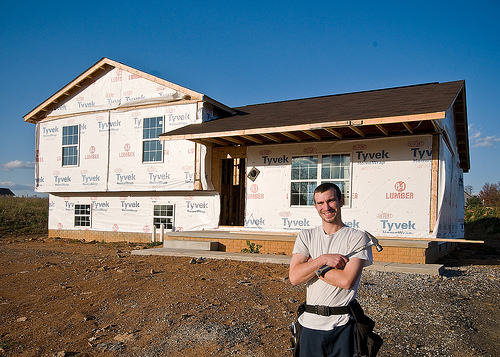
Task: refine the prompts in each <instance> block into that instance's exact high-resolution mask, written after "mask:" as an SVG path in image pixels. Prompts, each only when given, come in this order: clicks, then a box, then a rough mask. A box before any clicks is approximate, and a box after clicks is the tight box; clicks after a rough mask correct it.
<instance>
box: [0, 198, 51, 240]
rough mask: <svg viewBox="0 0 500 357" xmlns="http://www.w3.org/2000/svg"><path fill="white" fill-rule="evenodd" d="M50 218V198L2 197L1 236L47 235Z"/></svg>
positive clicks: (0, 204)
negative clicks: (12, 234)
mask: <svg viewBox="0 0 500 357" xmlns="http://www.w3.org/2000/svg"><path fill="white" fill-rule="evenodd" d="M48 216H49V199H48V198H39V197H0V234H5V233H20V234H46V233H48V228H47V226H48Z"/></svg>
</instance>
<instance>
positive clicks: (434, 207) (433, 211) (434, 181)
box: [429, 134, 439, 233]
mask: <svg viewBox="0 0 500 357" xmlns="http://www.w3.org/2000/svg"><path fill="white" fill-rule="evenodd" d="M438 178H439V135H437V134H434V135H433V136H432V164H431V207H430V212H429V213H430V214H429V219H430V222H429V225H430V227H429V230H430V232H431V233H432V232H433V231H434V228H435V227H436V222H437V216H438V189H439V188H438V184H439V180H438Z"/></svg>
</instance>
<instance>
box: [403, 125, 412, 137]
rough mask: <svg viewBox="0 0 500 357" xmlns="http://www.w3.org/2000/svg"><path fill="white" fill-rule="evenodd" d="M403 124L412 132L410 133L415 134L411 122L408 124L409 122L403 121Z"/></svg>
mask: <svg viewBox="0 0 500 357" xmlns="http://www.w3.org/2000/svg"><path fill="white" fill-rule="evenodd" d="M403 125H404V126H405V128H406V129H407V130H408V131H409V132H410V134H413V129H412V128H411V126H410V124H408V123H407V122H403Z"/></svg>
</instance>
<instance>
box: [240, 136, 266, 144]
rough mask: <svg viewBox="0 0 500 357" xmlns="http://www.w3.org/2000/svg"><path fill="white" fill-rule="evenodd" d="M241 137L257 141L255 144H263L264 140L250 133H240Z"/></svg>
mask: <svg viewBox="0 0 500 357" xmlns="http://www.w3.org/2000/svg"><path fill="white" fill-rule="evenodd" d="M241 137H242V138H245V139H248V140H250V141H253V142H254V143H257V144H264V142H263V141H262V140H260V139H257V138H255V137H253V136H251V135H241Z"/></svg>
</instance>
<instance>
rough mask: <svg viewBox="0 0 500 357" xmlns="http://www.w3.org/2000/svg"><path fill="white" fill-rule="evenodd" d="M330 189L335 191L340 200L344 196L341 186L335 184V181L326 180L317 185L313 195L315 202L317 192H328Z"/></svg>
mask: <svg viewBox="0 0 500 357" xmlns="http://www.w3.org/2000/svg"><path fill="white" fill-rule="evenodd" d="M329 190H334V191H335V197H337V198H338V199H339V201H340V199H341V198H342V192H340V188H339V187H338V186H337V185H336V184H334V183H331V182H324V183H322V184H321V185H319V186H318V187H316V188H315V189H314V194H313V197H314V203H316V197H315V196H316V194H317V193H323V192H326V191H329Z"/></svg>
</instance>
